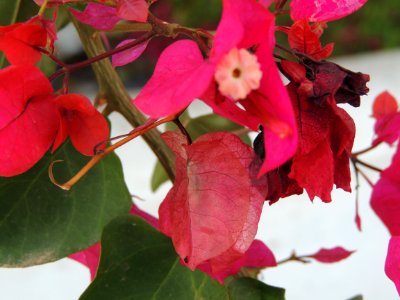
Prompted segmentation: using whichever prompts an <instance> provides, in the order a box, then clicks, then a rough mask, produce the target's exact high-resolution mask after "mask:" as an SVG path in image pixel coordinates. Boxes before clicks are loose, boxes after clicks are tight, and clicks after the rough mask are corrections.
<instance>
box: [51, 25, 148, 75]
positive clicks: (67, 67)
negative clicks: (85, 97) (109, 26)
mask: <svg viewBox="0 0 400 300" xmlns="http://www.w3.org/2000/svg"><path fill="white" fill-rule="evenodd" d="M154 36H155V34H154V33H153V32H147V33H145V34H144V35H142V36H141V37H139V38H138V39H136V40H134V41H132V42H129V43H127V44H125V45H123V46H121V47H118V48H115V49H112V50H110V51H106V52H104V53H102V54H99V55H97V56H94V57H91V58H89V59H87V60H84V61H81V62H78V63H75V64H71V65H66V64H64V66H63V68H61V69H60V70H58V71H57V72H55V73H54V74H53V75H51V76H50V77H49V80H50V81H52V80H54V79H56V78H58V77H59V76H61V75H63V74H66V73H71V72H73V71H76V70H79V69H82V68H84V67H87V66H90V65H92V64H94V63H96V62H98V61H100V60H103V59H105V58H108V57H110V56H112V55H114V54H117V53H120V52H123V51H125V50H128V49H130V48H133V47H135V46H137V45H140V44H142V43H144V42H146V41H148V40H150V39H152V38H153V37H154Z"/></svg>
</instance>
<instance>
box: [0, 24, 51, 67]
mask: <svg viewBox="0 0 400 300" xmlns="http://www.w3.org/2000/svg"><path fill="white" fill-rule="evenodd" d="M50 38H51V37H49V35H48V32H47V30H46V28H45V27H44V26H43V23H41V22H40V20H39V19H38V18H33V19H31V20H29V21H28V22H25V23H18V24H15V25H11V26H0V51H3V52H4V54H5V56H6V58H7V60H8V61H9V62H10V63H11V64H14V65H26V64H31V65H34V64H35V63H37V62H38V61H39V60H40V58H41V57H42V54H41V53H40V52H39V51H38V50H37V49H35V47H42V48H44V47H46V45H47V44H48V40H49V39H50ZM51 44H52V42H51Z"/></svg>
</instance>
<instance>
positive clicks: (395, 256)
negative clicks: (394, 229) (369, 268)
mask: <svg viewBox="0 0 400 300" xmlns="http://www.w3.org/2000/svg"><path fill="white" fill-rule="evenodd" d="M385 273H386V276H387V277H389V278H390V279H391V280H392V281H393V283H394V284H395V285H396V289H397V292H398V293H399V295H400V236H393V237H391V238H390V241H389V247H388V253H387V257H386V263H385Z"/></svg>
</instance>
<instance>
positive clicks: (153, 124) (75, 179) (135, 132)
mask: <svg viewBox="0 0 400 300" xmlns="http://www.w3.org/2000/svg"><path fill="white" fill-rule="evenodd" d="M174 119H175V115H174V116H170V117H166V118H164V119H160V120H155V119H149V120H147V122H146V123H145V124H143V125H142V126H139V127H136V128H135V129H134V130H133V131H132V132H131V133H130V134H129V135H128V136H127V137H125V138H124V139H122V140H121V141H119V142H117V143H115V144H113V145H111V146H109V147H107V148H106V149H104V150H103V151H102V152H101V153H98V154H96V155H94V156H93V157H92V158H91V160H89V162H88V163H87V164H86V165H85V166H84V167H83V168H82V169H80V170H79V171H78V173H76V174H75V175H74V176H73V177H72V178H71V179H70V180H68V181H67V182H65V183H59V182H57V180H56V179H55V178H54V172H53V167H54V165H55V164H56V163H59V162H62V160H56V161H53V162H52V163H51V164H50V166H49V169H48V171H49V177H50V180H51V182H53V183H54V184H55V185H57V186H58V187H60V188H62V189H63V190H70V189H71V187H72V186H74V185H75V184H76V183H77V182H78V181H79V180H80V179H81V178H82V177H83V176H85V175H86V173H87V172H89V171H90V170H91V169H92V168H93V167H94V166H95V165H96V164H97V163H98V162H99V161H101V160H102V159H103V158H104V157H105V156H107V155H108V154H110V153H111V152H113V151H114V150H115V149H117V148H119V147H121V146H122V145H125V144H126V143H128V142H129V141H131V140H133V139H135V138H136V137H138V136H141V135H142V134H144V133H146V132H148V131H149V130H151V129H153V128H156V127H157V126H159V125H161V124H164V123H167V122H170V121H172V120H174Z"/></svg>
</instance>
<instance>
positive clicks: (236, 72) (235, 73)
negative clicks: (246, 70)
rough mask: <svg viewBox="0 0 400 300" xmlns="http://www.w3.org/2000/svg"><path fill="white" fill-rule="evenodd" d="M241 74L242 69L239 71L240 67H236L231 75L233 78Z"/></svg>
mask: <svg viewBox="0 0 400 300" xmlns="http://www.w3.org/2000/svg"><path fill="white" fill-rule="evenodd" d="M241 74H242V71H240V69H238V68H236V69H235V70H233V72H232V75H233V77H234V78H239V77H240V75H241Z"/></svg>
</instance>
